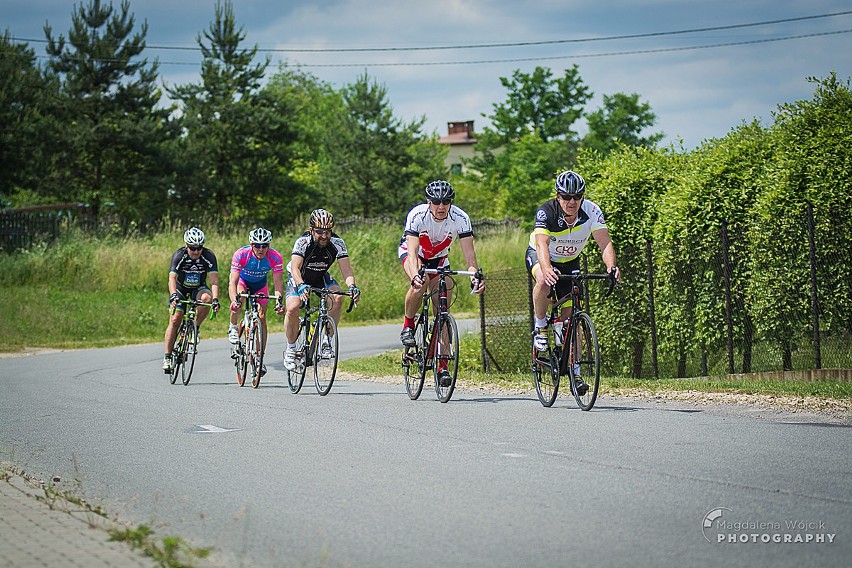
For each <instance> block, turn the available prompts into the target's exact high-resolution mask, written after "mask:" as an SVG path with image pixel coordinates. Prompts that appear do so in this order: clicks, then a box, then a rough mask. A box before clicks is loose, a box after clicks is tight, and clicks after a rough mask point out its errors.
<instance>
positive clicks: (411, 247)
mask: <svg viewBox="0 0 852 568" xmlns="http://www.w3.org/2000/svg"><path fill="white" fill-rule="evenodd" d="M405 242H406V244H407V245H408V256H406V257H405V265H404V266H403V268H404V269H405V273H406V274H407V275H408V279H409V280H412V279H414V277H415V276H417V273H418V272H419V271H420V239H419V238H418V237H416V236H414V235H406V237H405Z"/></svg>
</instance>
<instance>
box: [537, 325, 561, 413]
mask: <svg viewBox="0 0 852 568" xmlns="http://www.w3.org/2000/svg"><path fill="white" fill-rule="evenodd" d="M532 373H533V382H534V383H535V393H536V394H537V395H538V400H539V402H541V404H542V406H544V407H545V408H550V407H551V406H553V403H554V402H555V401H556V395H557V394H558V393H559V358H558V357H557V356H556V353H555V352H554V349H553V347H552V346H551V345H550V339H549V338H548V345H547V350H546V351H539V350H538V349H536V348H535V341H533V346H532Z"/></svg>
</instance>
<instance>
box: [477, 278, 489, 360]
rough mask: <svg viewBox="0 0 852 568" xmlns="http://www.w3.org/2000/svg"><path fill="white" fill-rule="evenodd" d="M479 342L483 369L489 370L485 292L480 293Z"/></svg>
mask: <svg viewBox="0 0 852 568" xmlns="http://www.w3.org/2000/svg"><path fill="white" fill-rule="evenodd" d="M479 344H480V347H481V349H482V370H483V371H485V372H486V373H487V372H488V348H487V347H486V345H485V294H480V295H479Z"/></svg>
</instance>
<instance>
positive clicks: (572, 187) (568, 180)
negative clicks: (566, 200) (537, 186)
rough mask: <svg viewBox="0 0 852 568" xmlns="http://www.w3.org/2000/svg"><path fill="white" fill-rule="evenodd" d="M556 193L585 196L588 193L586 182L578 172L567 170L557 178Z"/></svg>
mask: <svg viewBox="0 0 852 568" xmlns="http://www.w3.org/2000/svg"><path fill="white" fill-rule="evenodd" d="M554 186H555V187H556V193H572V194H576V195H583V193H585V192H586V180H584V179H583V176H581V175H580V174H578V173H577V172H574V171H571V170H566V171H564V172H562V173H561V174H559V175H558V176H556V183H555V184H554Z"/></svg>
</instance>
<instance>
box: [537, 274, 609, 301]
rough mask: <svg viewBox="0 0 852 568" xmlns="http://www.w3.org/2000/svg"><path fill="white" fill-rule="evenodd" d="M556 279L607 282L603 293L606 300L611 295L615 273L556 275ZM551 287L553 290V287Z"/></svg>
mask: <svg viewBox="0 0 852 568" xmlns="http://www.w3.org/2000/svg"><path fill="white" fill-rule="evenodd" d="M557 278H558V279H559V280H573V281H576V282H581V281H583V280H609V282H608V285H607V287H606V292H604V298H608V297H609V296H610V294H612V291H613V289H614V288H615V285H616V281H615V271H612V272H607V273H605V274H579V273H574V274H557ZM552 287H553V288H555V285H554V286H552Z"/></svg>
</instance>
